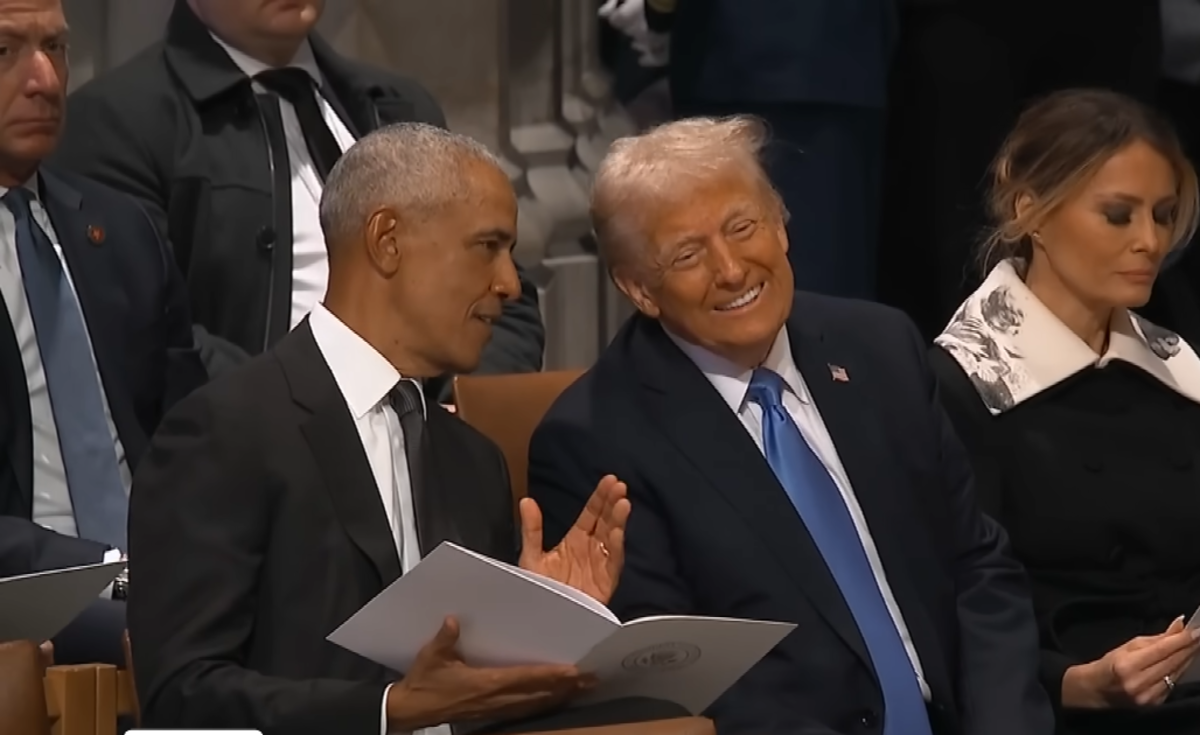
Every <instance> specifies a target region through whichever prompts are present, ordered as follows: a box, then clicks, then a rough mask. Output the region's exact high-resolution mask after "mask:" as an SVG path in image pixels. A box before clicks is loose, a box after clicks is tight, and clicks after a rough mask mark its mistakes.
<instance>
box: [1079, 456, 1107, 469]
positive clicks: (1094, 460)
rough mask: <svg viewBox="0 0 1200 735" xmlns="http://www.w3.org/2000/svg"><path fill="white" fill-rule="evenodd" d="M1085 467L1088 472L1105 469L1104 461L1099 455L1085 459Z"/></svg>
mask: <svg viewBox="0 0 1200 735" xmlns="http://www.w3.org/2000/svg"><path fill="white" fill-rule="evenodd" d="M1083 468H1084V469H1085V470H1087V471H1088V472H1101V471H1102V470H1103V469H1104V461H1103V460H1101V459H1100V458H1099V457H1088V458H1087V459H1085V460H1083Z"/></svg>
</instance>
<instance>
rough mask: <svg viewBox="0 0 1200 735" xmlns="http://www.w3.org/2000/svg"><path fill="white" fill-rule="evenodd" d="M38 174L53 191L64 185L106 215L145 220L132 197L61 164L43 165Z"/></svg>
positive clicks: (88, 204)
mask: <svg viewBox="0 0 1200 735" xmlns="http://www.w3.org/2000/svg"><path fill="white" fill-rule="evenodd" d="M39 173H40V174H41V175H42V176H43V178H44V179H45V180H46V183H47V185H48V186H50V187H51V189H53V188H54V187H55V186H56V185H57V186H63V185H65V186H66V187H67V188H68V190H71V191H74V192H75V193H77V194H79V196H80V197H81V198H82V199H83V202H84V204H85V205H87V206H95V207H97V208H98V209H100V210H102V211H103V212H105V213H106V214H108V215H113V214H116V215H121V216H125V215H134V216H137V217H139V218H145V217H146V215H145V213H144V211H143V210H142V206H141V204H139V203H138V200H137V199H135V198H134V197H132V196H130V195H129V194H126V193H125V192H123V191H121V190H120V189H117V188H115V187H112V186H109V185H108V184H105V183H103V182H101V181H97V180H96V179H93V178H91V177H89V176H83V175H81V174H77V173H75V172H74V171H71V170H70V169H68V168H66V167H64V166H62V165H61V164H53V165H43V166H42V167H41V168H40V169H39Z"/></svg>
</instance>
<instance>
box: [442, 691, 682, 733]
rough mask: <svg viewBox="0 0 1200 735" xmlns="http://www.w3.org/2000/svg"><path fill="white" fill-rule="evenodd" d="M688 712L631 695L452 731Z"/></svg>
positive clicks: (602, 722) (533, 728)
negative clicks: (517, 720)
mask: <svg viewBox="0 0 1200 735" xmlns="http://www.w3.org/2000/svg"><path fill="white" fill-rule="evenodd" d="M689 716H690V713H689V712H688V711H687V710H685V709H684V708H683V707H680V706H679V705H677V704H673V703H671V702H664V701H662V700H658V699H646V698H643V697H631V698H628V699H617V700H614V701H612V702H604V703H603V704H594V705H589V706H587V707H576V708H571V709H564V710H559V711H557V712H551V713H548V714H543V715H538V716H536V717H531V718H529V719H527V720H522V721H520V722H510V723H506V724H504V725H496V726H492V727H484V728H482V729H478V730H470V729H462V728H460V727H458V726H455V728H454V731H455V733H459V732H463V733H467V732H471V733H478V734H479V735H517V734H518V733H536V732H548V731H551V730H569V729H574V728H582V727H605V726H608V725H625V724H629V723H634V722H652V721H654V720H670V719H674V718H676V717H689Z"/></svg>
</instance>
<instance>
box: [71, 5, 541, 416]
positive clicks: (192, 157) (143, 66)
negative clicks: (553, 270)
mask: <svg viewBox="0 0 1200 735" xmlns="http://www.w3.org/2000/svg"><path fill="white" fill-rule="evenodd" d="M311 42H312V47H313V52H314V54H315V55H316V59H317V64H318V65H319V66H320V68H321V71H322V73H323V74H324V76H325V79H326V80H327V81H328V87H329V90H330V91H331V92H332V94H331V95H330V97H329V99H330V102H331V103H332V104H333V105H335V106H336V107H338V108H340V117H341V118H342V120H343V121H344V122H345V123H346V124H347V126H348V127H349V128H350V130H351V132H353V133H354V134H355V135H356V136H359V137H361V136H363V135H365V134H367V133H369V132H371V131H373V130H375V129H377V128H379V127H381V126H382V125H386V124H389V123H396V122H406V121H417V122H426V123H430V124H433V125H439V126H443V127H444V126H445V118H444V116H443V114H442V111H441V109H440V108H439V107H438V105H437V103H436V102H435V101H434V100H433V98H432V97H430V95H429V93H428V92H426V91H425V89H424V88H422V87H421V86H420V85H418V84H417V83H416V82H414V81H412V80H409V79H403V78H400V77H396V76H393V75H391V74H387V73H385V72H383V71H381V70H378V69H374V68H371V67H368V66H364V65H361V64H358V63H355V62H352V61H350V60H348V59H346V58H344V57H341V56H339V55H338V54H336V53H335V52H334V51H333V50H332V49H331V48H330V47H329V46H328V45H326V44H325V43H324V42H323V41H322V40H321V39H320V38H317V37H315V36H314V37H313V38H312V39H311ZM68 113H69V114H68V119H67V127H66V131H65V133H64V136H63V141H62V143H61V145H60V147H59V152H58V159H59V161H60V162H61V163H62V164H63V166H64V167H67V168H70V169H72V170H75V171H78V172H79V173H82V174H84V175H87V176H92V177H94V178H96V179H98V180H100V181H103V182H105V183H108V184H110V185H112V186H114V187H116V188H117V189H120V190H122V191H126V192H128V193H130V194H133V195H134V196H136V197H137V198H138V199H139V200H141V201H142V203H143V204H144V205H145V206H146V208H147V210H148V211H149V212H150V214H151V216H152V217H153V218H154V220H155V222H156V224H157V225H158V226H159V228H160V231H161V232H164V233H167V234H168V236H169V239H170V241H171V243H172V245H173V246H174V248H175V256H176V259H177V260H178V262H179V267H180V268H181V269H182V271H183V273H184V275H185V276H186V278H187V283H188V290H189V292H190V295H191V309H192V317H193V318H194V319H195V322H196V325H197V326H198V328H199V333H200V344H201V348H202V350H203V353H204V354H203V356H204V361H205V364H206V365H208V366H209V371H210V372H211V373H212V374H213V375H214V376H215V375H218V374H220V373H221V372H222V371H223V370H224V369H226V368H228V367H230V366H232V365H234V364H240V363H242V362H245V361H246V360H247V359H249V358H248V355H253V354H258V353H259V352H262V351H263V350H264V349H265V348H266V347H267V346H269V345H271V344H274V343H275V342H276V341H277V340H278V339H279V338H280V337H282V336H283V335H284V334H286V333H287V331H288V325H289V318H290V314H291V303H292V302H291V293H292V204H291V189H290V184H289V175H288V166H287V165H286V163H285V162H286V160H287V158H286V156H287V152H286V151H275V152H274V153H273V154H272V151H271V149H270V146H269V144H268V142H267V137H266V134H265V132H264V131H265V129H266V128H265V123H264V121H263V118H261V114H262V113H261V110H260V107H259V104H258V102H257V100H256V97H255V95H254V92H253V90H252V88H251V85H250V81H249V79H247V78H246V76H245V74H243V73H242V72H241V70H240V69H238V68H237V66H236V65H235V64H234V63H233V61H232V60H230V58H229V56H228V55H227V54H226V53H225V51H224V50H223V49H222V48H221V47H220V46H218V45H217V43H216V42H215V41H214V40H213V39H212V37H211V36H210V34H209V31H208V29H207V28H205V27H204V26H203V25H202V24H201V22H200V21H199V19H197V18H196V16H195V15H194V14H193V13H192V11H191V10H190V9H189V8H188V6H187V3H186V2H185V1H184V0H178V2H177V3H176V7H175V11H174V13H173V14H172V16H171V18H170V22H169V24H168V26H167V36H166V40H165V41H164V42H163V43H160V44H156V45H154V46H152V47H151V48H149V49H148V50H146V51H144V52H143V53H141V54H140V55H138V56H137V57H136V58H134V59H133V60H131V61H129V62H128V63H127V64H125V65H123V66H121V67H119V68H117V69H116V70H114V71H112V72H110V73H106V74H104V75H101V76H100V77H98V78H97V79H95V80H93V81H91V82H89V83H88V84H85V85H84V86H83V87H82V88H80V89H79V90H77V91H76V92H74V93H73V94H72V95H71V97H70V99H69V101H68ZM272 160H275V161H277V162H278V163H277V164H276V165H272ZM522 289H523V292H522V296H521V299H520V300H519V301H517V302H514V303H511V304H508V305H506V306H505V313H504V318H503V319H501V320H500V322H498V323H497V324H496V330H495V336H494V338H493V339H492V341H491V343H490V344H489V345H488V348H487V350H486V351H485V352H484V358H483V364H482V365H481V368H480V369H481V371H483V372H494V373H503V372H521V371H527V370H537V369H539V368H540V367H541V364H542V349H543V346H544V341H545V334H544V331H543V329H542V324H541V316H540V313H539V311H538V305H537V290H536V288H535V286H534V285H533V284H532V283H531V282H530V281H528V280H527V279H525V278H524V277H523V278H522ZM433 389H436V390H439V391H441V390H443V389H444V383H443V384H441V385H434V386H432V389H431V392H433Z"/></svg>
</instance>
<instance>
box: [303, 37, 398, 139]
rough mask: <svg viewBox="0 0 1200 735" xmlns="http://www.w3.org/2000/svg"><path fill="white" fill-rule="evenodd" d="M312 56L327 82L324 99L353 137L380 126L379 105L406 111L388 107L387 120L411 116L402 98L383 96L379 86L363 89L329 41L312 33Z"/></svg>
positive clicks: (360, 136) (358, 76)
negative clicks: (401, 108)
mask: <svg viewBox="0 0 1200 735" xmlns="http://www.w3.org/2000/svg"><path fill="white" fill-rule="evenodd" d="M309 44H310V45H311V46H312V50H313V56H314V57H315V58H316V60H317V66H319V67H320V68H321V73H322V74H323V75H324V76H325V79H326V80H327V81H328V82H329V90H328V92H329V93H328V94H326V95H325V98H326V99H328V100H329V104H330V105H332V106H333V108H334V109H335V110H336V111H337V113H338V115H339V116H341V118H342V120H343V121H344V122H345V123H346V126H347V127H348V128H350V132H351V133H353V134H354V137H355V138H362V137H363V136H364V135H367V134H368V133H371V132H373V131H375V130H376V129H378V128H379V126H380V123H381V122H382V121H381V119H380V118H381V116H382V115H381V111H380V110H379V109H378V107H377V105H380V106H388V107H392V106H398V107H405V108H407V111H405V110H390V109H389V110H388V114H387V116H386V117H385V119H387V120H388V121H389V122H396V121H400V120H411V119H412V105H410V104H408V103H407V102H404V101H403V100H396V101H395V103H394V104H393V102H392V98H391V97H388V96H385V95H384V93H383V90H382V89H381V88H379V87H374V86H369V87H366V88H365V89H364V88H363V87H362V85H361V84H360V83H359V81H358V80H359V78H360V75H358V74H356V73H355V70H354V69H353V68H352V67H351V65H350V64H349V63H348V62H347V61H346V60H345V59H343V58H342V57H341V56H340V55H338V53H337V52H336V51H334V50H333V49H332V48H331V47H330V46H329V44H327V43H325V41H324V40H323V39H321V38H320V37H318V36H315V35H314V36H311V37H310V38H309Z"/></svg>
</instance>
